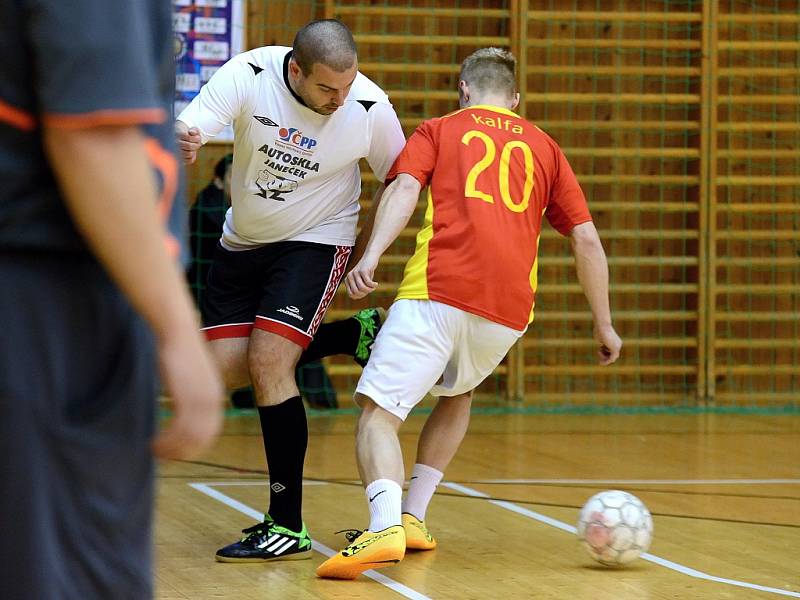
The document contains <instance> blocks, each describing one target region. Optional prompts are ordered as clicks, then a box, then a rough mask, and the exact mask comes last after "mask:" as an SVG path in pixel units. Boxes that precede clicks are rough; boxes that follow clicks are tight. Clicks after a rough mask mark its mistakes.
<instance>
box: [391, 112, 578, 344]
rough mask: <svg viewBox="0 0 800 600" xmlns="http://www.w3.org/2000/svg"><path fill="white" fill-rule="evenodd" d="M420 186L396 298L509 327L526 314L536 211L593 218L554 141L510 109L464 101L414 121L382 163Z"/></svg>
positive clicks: (573, 221)
mask: <svg viewBox="0 0 800 600" xmlns="http://www.w3.org/2000/svg"><path fill="white" fill-rule="evenodd" d="M399 173H407V174H409V175H412V176H413V177H414V178H416V179H417V180H418V181H419V182H420V183H421V184H422V186H423V187H425V186H429V187H428V205H427V209H426V211H425V221H424V223H423V226H422V229H421V230H420V232H419V233H418V234H417V247H416V251H415V252H414V255H413V256H412V257H411V259H410V260H409V261H408V264H407V265H406V269H405V274H404V276H403V282H402V284H401V285H400V289H399V292H398V295H397V298H398V299H401V298H409V299H418V300H419V299H424V300H436V301H438V302H442V303H444V304H449V305H451V306H455V307H457V308H460V309H462V310H465V311H467V312H470V313H473V314H476V315H479V316H481V317H484V318H486V319H489V320H491V321H494V322H496V323H500V324H502V325H506V326H508V327H511V328H513V329H517V330H520V329H524V328H525V327H526V326H527V325H528V323H530V322H531V321H532V320H533V306H534V300H535V298H534V296H535V292H536V278H537V273H536V271H537V250H538V246H539V234H540V231H541V227H542V217H543V216H544V215H547V219H548V221H549V222H550V224H551V225H552V226H553V227H554V228H555V229H557V230H558V231H559V232H560V233H561V234H562V235H568V234H569V232H570V231H571V230H572V228H573V227H575V226H576V225H579V224H581V223H585V222H587V221H591V219H592V218H591V215H590V214H589V209H588V207H587V205H586V199H585V197H584V195H583V192H582V191H581V188H580V186H579V185H578V181H577V179H576V178H575V174H574V173H573V172H572V169H571V168H570V166H569V163H568V162H567V159H566V157H565V156H564V154H563V152H561V149H560V148H559V147H558V145H557V144H556V143H555V142H554V141H553V140H552V139H551V138H550V137H549V136H548V135H547V134H545V133H544V132H543V131H542V130H540V129H539V128H538V127H536V126H535V125H533V124H532V123H529V122H528V121H526V120H525V119H523V118H521V117H520V116H518V115H517V114H515V113H513V112H511V111H510V110H506V109H503V108H499V107H495V106H484V105H479V106H471V107H468V108H465V109H462V110H459V111H456V112H454V113H452V114H449V115H446V116H444V117H441V118H437V119H431V120H429V121H425V122H424V123H422V124H421V125H420V126H419V127H418V128H417V130H416V131H415V132H414V134H413V135H412V136H411V137H410V138H409V140H408V143H407V144H406V147H405V149H404V150H403V151H402V152H401V153H400V155H399V156H398V157H397V160H396V162H395V164H394V166H393V167H392V169H391V170H390V171H389V174H388V176H387V181H390V180H392V179H394V178H395V177H397V175H398V174H399Z"/></svg>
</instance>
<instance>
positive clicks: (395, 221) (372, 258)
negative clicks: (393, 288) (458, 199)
mask: <svg viewBox="0 0 800 600" xmlns="http://www.w3.org/2000/svg"><path fill="white" fill-rule="evenodd" d="M421 188H422V186H421V185H420V183H419V181H417V180H416V179H415V178H414V177H412V176H411V175H408V174H406V173H400V175H398V176H397V179H395V180H394V181H393V182H392V183H391V184H390V185H389V187H387V188H386V191H384V192H383V197H382V198H381V201H380V204H379V205H378V209H377V211H376V214H375V225H374V228H373V229H372V231H371V232H370V236H369V241H368V242H367V245H366V249H365V250H364V256H363V257H362V258H361V259H360V260H359V261H358V263H356V266H355V267H353V269H352V271H350V272H349V273H348V274H347V277H346V279H345V286H346V287H347V293H348V294H349V295H350V297H351V298H353V299H354V300H357V299H359V298H363V297H364V296H366V295H367V294H369V293H370V292H372V291H373V290H374V289H375V288H376V287H377V286H378V284H377V283H375V281H373V276H374V275H375V269H376V268H377V266H378V261H379V260H380V258H381V255H382V254H383V253H384V252H386V249H387V248H388V247H389V246H390V245H391V243H392V242H393V241H394V240H395V239H397V236H398V235H400V232H401V231H403V228H404V227H405V226H406V225H407V224H408V220H409V219H410V218H411V215H413V214H414V209H415V208H416V206H417V200H418V198H419V192H420V189H421Z"/></svg>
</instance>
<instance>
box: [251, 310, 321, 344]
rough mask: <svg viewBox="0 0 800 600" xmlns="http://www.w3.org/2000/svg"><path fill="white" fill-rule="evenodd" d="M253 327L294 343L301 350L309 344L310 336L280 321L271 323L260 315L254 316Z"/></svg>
mask: <svg viewBox="0 0 800 600" xmlns="http://www.w3.org/2000/svg"><path fill="white" fill-rule="evenodd" d="M253 327H255V328H256V329H260V330H261V331H266V332H268V333H274V334H275V335H279V336H281V337H282V338H286V339H287V340H289V341H290V342H294V343H295V344H297V345H298V346H300V347H301V348H302V349H303V350H305V349H306V348H308V345H309V344H310V343H311V336H310V335H308V334H307V333H303V332H302V331H299V330H297V329H294V328H292V327H289V326H288V325H285V324H284V323H281V322H280V321H271V320H270V319H267V318H266V317H262V316H260V315H256V322H255V323H254V324H253Z"/></svg>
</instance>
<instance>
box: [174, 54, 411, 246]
mask: <svg viewBox="0 0 800 600" xmlns="http://www.w3.org/2000/svg"><path fill="white" fill-rule="evenodd" d="M290 56H291V48H286V47H283V46H267V47H264V48H256V49H255V50H250V51H249V52H244V53H242V54H239V55H237V56H235V57H233V58H232V59H230V60H229V61H228V62H227V63H225V64H224V65H223V66H222V67H221V68H220V69H219V70H218V71H217V72H216V73H215V74H214V75H213V76H212V77H211V80H210V81H209V82H208V83H206V85H205V86H203V88H202V89H201V90H200V93H199V94H198V95H197V96H196V97H195V98H194V100H192V102H191V104H189V106H187V107H186V108H185V109H184V110H183V112H181V114H180V115H178V119H179V120H180V121H183V122H184V123H186V124H187V125H188V126H189V127H197V128H198V129H199V131H200V136H201V137H202V141H203V143H206V142H207V141H208V140H209V139H211V138H213V137H214V136H215V135H217V134H218V133H219V132H220V131H221V130H222V129H223V128H224V127H226V126H227V125H229V124H231V123H233V129H234V146H233V171H232V177H231V197H232V203H231V208H230V209H229V210H228V214H227V215H226V218H225V225H224V228H223V233H222V244H223V246H225V247H226V248H228V249H230V250H238V249H246V248H250V247H253V246H259V245H263V244H268V243H271V242H278V241H284V240H294V241H306V242H317V243H322V244H331V245H337V246H352V245H353V243H354V241H355V231H356V224H357V221H358V210H359V204H358V198H359V196H360V194H361V177H360V173H359V168H358V161H359V159H361V158H366V159H367V162H368V163H369V166H370V168H371V169H372V171H373V173H374V174H375V176H376V177H377V178H378V179H379V180H380V181H383V180H384V178H385V176H386V173H387V172H388V171H389V168H390V167H391V166H392V164H393V163H394V160H395V158H397V155H398V154H399V153H400V151H401V150H402V149H403V146H404V145H405V137H404V136H403V130H402V128H401V127H400V122H399V121H398V119H397V115H396V114H395V112H394V109H393V108H392V105H391V103H390V102H389V98H388V97H387V96H386V94H385V93H384V92H383V90H381V89H380V88H379V87H378V86H377V85H375V84H374V83H373V82H372V81H370V80H369V79H368V78H367V77H365V76H364V75H362V74H361V73H358V75H357V76H356V79H355V81H354V82H353V85H352V87H351V88H350V93H349V94H348V96H347V98H346V100H345V103H344V104H343V105H342V106H340V107H339V108H338V109H337V110H336V112H334V113H333V114H332V115H329V116H326V115H320V114H318V113H316V112H314V111H313V110H311V109H310V108H308V107H307V106H305V104H304V103H303V101H302V100H301V99H300V98H299V97H298V96H296V95H295V94H294V92H293V91H292V89H291V88H290V87H289V80H288V65H289V58H290Z"/></svg>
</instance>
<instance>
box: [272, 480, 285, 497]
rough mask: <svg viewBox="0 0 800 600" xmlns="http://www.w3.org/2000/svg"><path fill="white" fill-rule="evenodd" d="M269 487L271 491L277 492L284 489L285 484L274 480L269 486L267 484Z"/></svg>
mask: <svg viewBox="0 0 800 600" xmlns="http://www.w3.org/2000/svg"><path fill="white" fill-rule="evenodd" d="M269 487H271V488H272V491H273V492H275V493H276V494H277V493H278V492H282V491H283V490H285V489H286V486H285V485H283V484H282V483H278V482H277V481H276V482H275V483H273V484H272V485H271V486H269Z"/></svg>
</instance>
